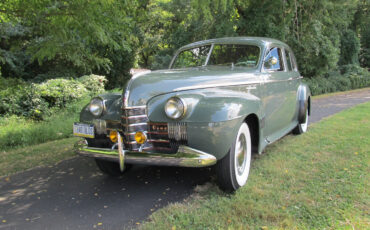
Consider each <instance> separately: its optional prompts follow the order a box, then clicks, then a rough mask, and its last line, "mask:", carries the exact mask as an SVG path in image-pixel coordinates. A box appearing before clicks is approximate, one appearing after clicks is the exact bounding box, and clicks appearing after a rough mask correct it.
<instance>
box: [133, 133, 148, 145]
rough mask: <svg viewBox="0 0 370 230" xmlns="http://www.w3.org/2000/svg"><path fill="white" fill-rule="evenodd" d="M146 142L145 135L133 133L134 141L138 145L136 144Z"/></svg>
mask: <svg viewBox="0 0 370 230" xmlns="http://www.w3.org/2000/svg"><path fill="white" fill-rule="evenodd" d="M146 140H147V137H146V134H145V133H143V132H140V131H139V132H136V133H135V141H136V142H137V143H138V144H141V145H142V144H144V143H145V142H146Z"/></svg>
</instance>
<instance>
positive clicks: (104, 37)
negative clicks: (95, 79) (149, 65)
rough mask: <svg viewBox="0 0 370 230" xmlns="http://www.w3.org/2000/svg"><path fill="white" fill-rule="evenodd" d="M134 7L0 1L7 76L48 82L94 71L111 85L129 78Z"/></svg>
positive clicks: (1, 53) (86, 0)
mask: <svg viewBox="0 0 370 230" xmlns="http://www.w3.org/2000/svg"><path fill="white" fill-rule="evenodd" d="M136 4H137V3H136V1H131V0H127V1H116V0H113V1H96V0H93V1H90V0H75V1H65V0H60V1H53V0H41V1H5V2H1V3H0V32H1V33H0V34H1V35H0V39H1V40H0V41H1V42H0V65H1V67H2V68H1V71H2V73H3V76H4V77H13V76H15V77H21V78H24V79H29V78H35V77H38V78H42V79H48V78H50V76H52V77H54V78H55V77H74V76H76V75H77V76H78V75H79V76H81V75H84V74H90V73H92V72H95V73H99V74H104V75H107V76H108V80H110V79H112V81H115V80H117V79H118V78H121V77H124V76H126V78H127V76H128V75H129V74H128V72H129V71H128V70H129V69H130V68H131V66H132V63H133V60H132V58H129V57H130V56H134V55H133V54H134V45H135V41H136V39H135V38H133V37H132V35H131V34H132V32H133V28H134V27H133V26H134V22H133V20H132V16H133V14H134V12H135V10H134V9H135V8H134V7H135V6H136ZM56 70H57V71H56ZM66 70H67V71H66ZM122 70H124V71H122ZM56 72H57V73H56ZM40 75H41V76H40ZM112 84H113V83H112Z"/></svg>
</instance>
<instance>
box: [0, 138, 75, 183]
mask: <svg viewBox="0 0 370 230" xmlns="http://www.w3.org/2000/svg"><path fill="white" fill-rule="evenodd" d="M76 141H77V138H76V137H72V138H65V139H62V140H56V141H50V142H47V143H43V144H39V145H33V146H28V147H22V148H17V149H15V150H9V151H1V152H0V176H6V175H10V174H12V173H16V172H19V171H24V170H26V169H30V168H34V167H36V166H48V165H52V164H55V163H57V162H59V161H61V160H64V159H67V158H70V157H73V156H75V155H76V154H75V153H74V152H73V145H74V143H76Z"/></svg>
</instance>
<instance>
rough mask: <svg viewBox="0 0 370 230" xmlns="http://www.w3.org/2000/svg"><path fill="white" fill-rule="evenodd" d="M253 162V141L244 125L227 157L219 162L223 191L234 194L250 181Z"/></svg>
mask: <svg viewBox="0 0 370 230" xmlns="http://www.w3.org/2000/svg"><path fill="white" fill-rule="evenodd" d="M251 161H252V141H251V133H250V130H249V127H248V124H246V123H243V124H242V125H241V126H240V128H239V130H238V134H237V136H236V139H235V141H234V143H233V144H232V146H231V148H230V151H229V152H228V153H227V155H226V156H225V157H224V158H223V159H221V160H219V161H218V162H217V165H216V173H217V178H218V182H219V185H220V187H221V189H223V190H224V191H227V192H232V191H235V190H237V189H238V188H240V187H242V186H244V185H245V184H246V182H247V180H248V176H249V170H250V166H251Z"/></svg>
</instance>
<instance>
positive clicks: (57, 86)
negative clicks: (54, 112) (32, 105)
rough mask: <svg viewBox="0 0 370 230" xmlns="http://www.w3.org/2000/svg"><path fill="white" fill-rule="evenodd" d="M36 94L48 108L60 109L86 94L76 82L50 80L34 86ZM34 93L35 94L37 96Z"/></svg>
mask: <svg viewBox="0 0 370 230" xmlns="http://www.w3.org/2000/svg"><path fill="white" fill-rule="evenodd" d="M35 88H36V89H37V91H38V92H37V93H39V94H40V95H41V97H42V98H43V99H44V100H45V101H46V102H47V103H49V107H58V108H62V107H64V106H65V105H66V104H67V103H70V102H73V101H75V100H76V99H79V98H81V97H83V96H85V95H86V94H87V92H88V91H87V89H86V88H85V86H84V85H83V84H82V83H80V82H79V81H76V80H67V79H51V80H48V81H46V82H44V83H42V84H39V85H35ZM37 93H36V94H37Z"/></svg>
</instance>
